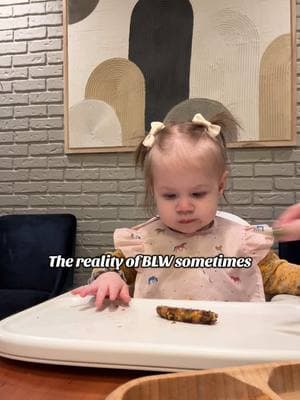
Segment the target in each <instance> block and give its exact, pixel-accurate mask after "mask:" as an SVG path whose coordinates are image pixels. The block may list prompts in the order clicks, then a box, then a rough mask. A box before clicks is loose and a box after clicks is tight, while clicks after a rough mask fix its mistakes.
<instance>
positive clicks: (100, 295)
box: [95, 287, 108, 308]
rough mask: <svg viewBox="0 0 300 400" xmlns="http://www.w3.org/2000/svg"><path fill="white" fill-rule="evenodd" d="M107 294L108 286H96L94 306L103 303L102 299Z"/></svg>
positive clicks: (99, 305) (97, 306) (98, 306)
mask: <svg viewBox="0 0 300 400" xmlns="http://www.w3.org/2000/svg"><path fill="white" fill-rule="evenodd" d="M107 294H108V287H106V288H103V287H102V288H98V290H97V293H96V300H95V307H96V308H100V307H101V306H102V304H103V301H104V299H105V297H106V295H107Z"/></svg>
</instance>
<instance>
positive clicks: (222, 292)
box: [73, 114, 300, 307]
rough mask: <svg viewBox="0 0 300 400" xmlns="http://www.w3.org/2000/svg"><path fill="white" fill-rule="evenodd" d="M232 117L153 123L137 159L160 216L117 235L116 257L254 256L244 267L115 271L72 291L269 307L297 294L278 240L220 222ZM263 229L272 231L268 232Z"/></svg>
mask: <svg viewBox="0 0 300 400" xmlns="http://www.w3.org/2000/svg"><path fill="white" fill-rule="evenodd" d="M233 122H234V121H233V120H232V118H231V119H230V120H229V118H228V116H227V115H226V114H219V115H218V116H216V117H215V118H214V119H213V120H212V121H211V122H210V121H207V120H205V119H204V117H203V116H202V115H201V114H196V115H195V116H194V118H193V120H192V121H191V122H182V123H170V124H168V125H166V126H165V125H164V124H162V123H160V122H154V123H152V124H151V131H150V132H149V134H148V135H147V136H146V138H145V139H144V140H143V142H142V143H141V144H140V145H139V147H138V149H137V153H136V161H137V163H138V164H141V166H142V168H143V171H144V176H145V189H146V191H145V199H146V205H147V208H148V209H150V210H152V211H153V210H154V209H156V210H157V212H158V216H157V217H154V218H152V219H150V220H149V221H146V222H145V223H143V224H141V225H139V226H136V227H134V228H132V229H129V228H122V229H117V230H116V231H115V234H114V244H115V248H116V249H118V252H117V253H113V254H115V255H119V256H121V257H134V256H136V255H139V254H144V255H170V256H171V255H173V256H175V257H179V256H180V257H204V258H205V257H217V256H219V255H220V254H222V255H224V257H230V258H237V259H241V260H242V259H246V258H248V259H249V258H251V262H250V266H248V267H244V268H240V267H238V268H176V267H175V266H174V265H173V266H171V267H170V268H156V269H153V268H137V269H132V268H131V269H126V268H124V266H123V267H122V271H121V272H120V273H119V272H114V271H110V270H106V271H105V273H103V272H104V271H103V270H101V269H95V270H94V271H93V274H92V278H91V280H90V283H89V285H85V286H82V287H80V288H77V289H75V290H74V291H73V293H74V294H79V295H81V296H82V297H84V296H86V295H88V294H92V295H95V296H96V300H95V305H96V307H100V306H101V304H102V302H103V300H104V298H105V297H109V298H110V299H111V300H115V299H117V298H119V299H121V300H122V301H123V302H125V303H128V302H129V301H130V295H129V288H128V285H132V284H134V297H142V298H172V299H195V300H221V301H264V300H265V291H266V292H267V293H269V294H276V293H292V294H299V287H298V282H299V281H300V268H299V269H298V267H296V266H293V265H288V266H287V263H285V262H283V261H282V260H279V259H278V257H277V256H276V255H275V253H273V252H270V247H271V245H272V243H273V237H272V234H262V233H260V232H258V229H257V227H256V226H244V225H241V224H239V223H237V222H233V221H230V220H228V219H226V218H222V217H220V216H217V208H218V202H219V199H220V197H221V196H222V195H223V193H224V189H225V185H226V179H227V176H228V169H227V155H226V146H225V140H224V135H223V132H226V127H228V126H232V123H233ZM262 229H264V230H268V227H266V226H263V227H262Z"/></svg>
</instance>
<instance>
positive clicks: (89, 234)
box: [0, 0, 300, 284]
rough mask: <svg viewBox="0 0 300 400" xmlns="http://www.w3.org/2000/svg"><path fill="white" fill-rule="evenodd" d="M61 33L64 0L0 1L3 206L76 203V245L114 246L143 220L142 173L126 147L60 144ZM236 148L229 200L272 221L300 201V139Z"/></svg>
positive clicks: (247, 214) (39, 208) (40, 208)
mask: <svg viewBox="0 0 300 400" xmlns="http://www.w3.org/2000/svg"><path fill="white" fill-rule="evenodd" d="M297 3H298V4H297V13H298V15H299V18H297V29H299V32H297V42H298V47H297V54H298V63H297V71H298V72H299V65H300V51H299V50H300V23H299V21H300V0H298V1H297ZM62 33H63V27H62V0H54V1H45V0H1V1H0V213H1V214H6V213H33V212H36V213H38V212H47V211H48V212H53V213H54V212H70V213H73V214H75V215H76V217H77V219H78V234H77V255H78V256H88V255H92V256H93V255H99V254H101V253H102V252H104V251H107V250H109V249H110V248H111V246H112V232H113V230H114V229H115V228H117V227H121V226H130V225H133V224H136V223H137V222H138V221H141V220H144V218H145V212H144V210H143V209H142V206H141V205H142V204H143V180H142V175H141V173H140V172H139V171H136V170H135V168H134V166H133V158H132V154H130V153H118V154H93V155H89V154H83V155H68V156H66V155H65V154H64V147H63V143H64V133H63V112H64V109H63V51H62V45H63V43H62ZM297 85H300V79H299V77H297ZM299 88H300V86H299ZM298 103H299V99H298ZM299 110H300V104H297V118H298V120H299V119H300V113H299ZM298 122H299V121H298ZM298 125H299V124H298ZM298 142H299V143H300V141H298ZM230 158H231V160H232V166H231V178H230V180H229V184H228V188H229V191H228V194H227V200H228V202H229V204H227V203H226V202H225V201H224V200H223V201H222V208H223V209H224V210H227V211H231V212H234V213H236V214H238V215H240V216H241V217H243V218H245V219H247V220H249V222H255V221H259V222H268V223H271V222H272V221H273V219H274V218H275V217H276V216H277V215H278V214H279V213H280V212H282V210H283V209H284V208H285V207H286V206H288V205H290V204H292V203H294V202H296V201H297V202H299V201H300V150H299V148H294V149H292V148H278V149H276V148H272V149H235V150H231V151H230ZM86 274H88V271H87V270H85V275H84V273H83V272H79V273H77V274H76V275H77V279H76V282H77V284H78V283H79V282H80V281H84V280H85V279H86Z"/></svg>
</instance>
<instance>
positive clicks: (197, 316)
mask: <svg viewBox="0 0 300 400" xmlns="http://www.w3.org/2000/svg"><path fill="white" fill-rule="evenodd" d="M156 311H157V313H158V315H159V316H160V317H162V318H165V319H169V320H170V321H179V322H189V323H191V324H207V325H212V324H214V323H216V322H217V319H218V314H216V313H215V312H213V311H206V310H197V309H193V308H179V307H168V306H157V307H156Z"/></svg>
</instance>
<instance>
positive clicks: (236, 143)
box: [64, 0, 296, 153]
mask: <svg viewBox="0 0 300 400" xmlns="http://www.w3.org/2000/svg"><path fill="white" fill-rule="evenodd" d="M295 3H296V0H252V1H247V2H246V1H244V0H218V1H211V0H201V1H198V0H176V1H174V0H85V1H82V0H64V28H65V29H64V39H65V41H64V44H65V47H64V48H65V151H66V152H67V153H93V152H118V151H132V150H133V149H135V147H136V146H137V144H138V143H139V142H140V141H141V139H142V138H143V137H144V136H145V133H146V132H147V131H148V130H149V127H150V123H151V121H184V120H189V119H191V118H192V117H193V115H194V114H195V113H197V112H201V113H202V114H203V115H204V116H205V117H206V118H207V119H209V118H211V117H212V116H213V115H214V114H217V113H219V112H226V113H228V115H229V116H234V117H235V118H236V119H237V120H238V122H239V125H240V128H238V129H236V128H232V129H230V131H229V132H226V140H227V142H228V146H229V147H264V146H289V145H294V144H295V137H296V135H295V132H296V122H295V121H296V115H295V114H296V111H295V108H296V89H295V79H296V61H295V58H296V57H295V52H296V47H295V29H296V28H295V19H296V16H295V14H296V13H295V8H296V4H295Z"/></svg>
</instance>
